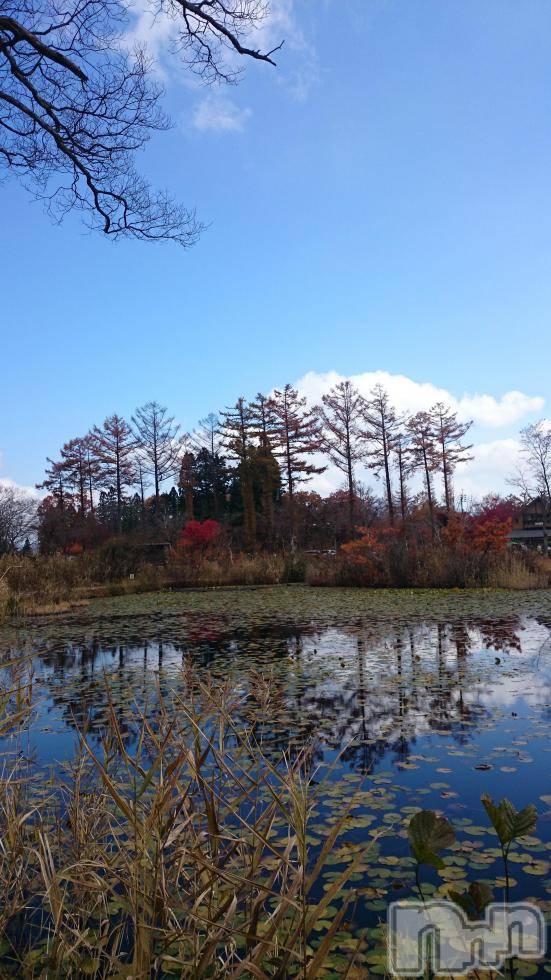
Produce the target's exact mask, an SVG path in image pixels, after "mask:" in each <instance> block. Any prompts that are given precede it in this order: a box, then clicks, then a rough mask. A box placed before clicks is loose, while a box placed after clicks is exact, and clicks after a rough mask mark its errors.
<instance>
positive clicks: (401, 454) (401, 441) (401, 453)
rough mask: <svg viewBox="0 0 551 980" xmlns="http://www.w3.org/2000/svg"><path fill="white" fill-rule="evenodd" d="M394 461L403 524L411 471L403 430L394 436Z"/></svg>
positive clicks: (406, 437)
mask: <svg viewBox="0 0 551 980" xmlns="http://www.w3.org/2000/svg"><path fill="white" fill-rule="evenodd" d="M394 459H395V465H396V470H397V473H398V483H399V485H400V516H401V518H402V523H403V524H404V523H405V521H406V518H407V512H408V489H407V479H408V476H409V475H410V473H411V470H412V460H411V455H410V446H409V434H408V432H407V430H405V429H400V430H398V432H396V434H395V436H394Z"/></svg>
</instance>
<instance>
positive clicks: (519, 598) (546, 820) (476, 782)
mask: <svg viewBox="0 0 551 980" xmlns="http://www.w3.org/2000/svg"><path fill="white" fill-rule="evenodd" d="M0 644H1V647H2V649H3V650H6V649H10V650H12V651H13V650H16V649H17V650H24V651H26V652H27V654H29V655H30V656H31V657H32V659H33V666H34V689H35V700H36V704H35V710H34V713H33V717H32V723H31V724H30V726H28V727H27V729H26V732H25V739H24V742H21V739H19V740H15V741H14V740H13V739H6V740H5V742H4V744H3V746H2V749H3V751H4V753H6V754H7V755H8V756H9V755H14V754H15V753H17V752H19V753H21V752H24V753H25V755H26V756H27V757H29V758H32V760H33V765H34V766H35V767H36V769H37V771H44V773H45V774H46V772H47V771H49V770H51V769H52V767H53V769H54V771H56V770H57V769H58V768H59V766H60V765H61V764H62V763H63V761H64V760H67V759H69V758H70V757H71V756H72V754H73V752H74V751H75V749H76V746H77V742H78V735H77V728H78V727H79V726H82V725H83V724H84V722H85V721H86V722H87V724H88V725H89V737H90V739H91V741H92V743H93V742H94V739H96V742H97V744H99V738H100V732H101V727H102V723H103V721H104V719H105V712H106V710H107V703H106V687H105V683H104V678H105V677H106V676H107V677H108V678H109V690H110V696H111V697H112V698H114V699H115V700H116V701H117V702H118V707H119V708H120V717H121V723H122V724H124V727H125V732H126V733H127V735H128V737H129V738H130V739H131V737H132V730H133V726H134V725H135V724H136V721H135V719H136V705H137V704H140V705H144V704H146V703H147V701H148V698H150V695H151V691H152V690H153V689H154V688H155V689H160V690H169V689H170V688H171V687H177V686H178V684H179V683H180V676H181V668H182V664H183V663H189V661H190V660H191V661H192V662H193V663H194V665H195V666H196V667H197V668H198V669H199V670H200V671H201V672H205V673H206V672H209V673H210V675H211V676H213V677H214V678H217V679H219V680H220V681H221V682H228V681H229V682H231V684H232V685H233V686H234V687H235V689H236V691H237V692H238V693H239V700H238V703H237V704H238V706H237V707H236V713H237V714H238V715H239V713H242V714H243V718H245V717H247V718H248V719H250V717H251V712H252V713H253V714H254V711H255V705H256V704H257V699H258V684H259V677H260V676H263V677H264V678H269V685H270V690H271V696H272V700H273V701H274V703H275V704H276V705H277V710H276V711H275V712H274V711H272V712H271V713H270V716H269V721H267V720H266V716H265V715H264V714H263V713H262V712H261V711H260V710H259V711H258V719H257V722H258V723H257V728H256V734H257V736H258V737H260V738H261V739H262V743H263V745H264V746H265V748H266V751H269V753H270V755H271V757H273V758H277V756H278V755H279V754H280V753H282V752H283V751H285V750H286V749H288V748H289V747H290V750H291V752H294V753H299V752H300V750H301V748H302V747H304V746H305V745H308V746H310V747H311V758H312V760H313V762H312V764H313V765H314V766H315V769H316V772H315V779H316V782H317V783H318V784H320V785H323V792H322V794H321V804H320V806H318V807H317V808H316V813H315V817H314V819H313V822H312V824H311V827H310V828H309V844H310V846H311V847H312V848H313V849H315V848H316V846H318V845H319V843H320V840H321V839H322V838H323V835H324V833H325V832H326V831H327V826H330V824H331V821H332V820H334V818H335V814H336V813H338V811H339V809H341V808H342V806H343V800H344V799H346V798H347V797H349V796H350V794H352V793H356V794H357V797H356V801H355V804H354V808H353V810H352V811H351V814H350V817H349V819H348V821H347V830H346V834H345V837H344V839H343V840H341V841H340V842H339V844H338V846H337V848H336V849H335V853H334V854H332V855H331V857H330V860H329V862H328V865H327V868H326V872H325V873H326V875H327V876H329V880H330V878H331V875H334V874H335V868H337V867H339V866H340V865H341V864H342V862H343V861H344V862H345V861H347V860H352V859H353V855H354V854H355V853H357V851H358V849H359V848H365V845H366V842H367V843H370V849H369V857H368V858H367V859H366V863H365V864H362V865H360V868H359V871H358V872H357V873H356V874H355V875H354V878H353V881H354V885H355V887H356V888H357V889H358V902H357V905H356V909H355V913H354V914H355V920H356V925H357V924H360V925H361V926H363V927H366V928H367V929H368V934H369V936H370V937H371V940H372V949H371V950H370V951H368V952H367V954H366V958H365V970H366V975H367V971H368V972H369V973H373V974H374V975H378V974H384V972H385V954H384V949H383V948H382V946H381V937H382V925H381V924H382V922H383V921H384V919H385V915H386V908H387V905H388V902H389V901H392V900H395V899H397V898H404V897H407V896H409V895H412V894H413V892H414V870H413V866H412V860H411V857H410V852H409V846H408V840H407V823H408V821H409V819H410V817H411V815H412V814H413V813H415V811H416V810H418V809H419V808H423V809H432V810H436V811H438V812H441V813H442V814H444V815H445V816H446V817H447V818H448V819H449V820H450V822H451V823H452V824H453V827H454V829H455V831H456V836H457V841H458V846H456V848H455V849H454V850H453V851H450V852H449V853H448V854H446V855H444V865H443V867H442V868H440V869H439V870H438V871H437V870H433V869H424V877H425V886H424V888H425V894H426V895H436V896H440V897H445V896H446V895H447V894H448V893H449V891H451V890H459V891H461V890H462V889H463V888H464V887H465V885H466V882H467V881H473V880H477V881H483V882H488V883H490V884H491V885H492V887H493V889H494V896H495V900H500V899H501V898H502V896H503V887H504V880H503V867H502V863H501V856H500V852H499V848H498V847H497V843H498V842H497V838H496V835H495V832H494V831H492V829H491V827H490V825H489V823H488V818H487V816H486V814H485V811H484V808H483V806H482V803H481V795H482V794H483V793H488V794H490V795H491V796H492V797H494V799H501V798H502V797H503V796H506V797H508V798H509V799H510V800H511V801H512V802H513V803H514V805H515V806H516V807H517V808H519V809H520V808H522V807H524V806H526V805H527V804H529V803H534V804H535V805H536V807H537V811H538V822H537V827H536V830H535V831H534V832H533V833H532V834H530V835H528V836H527V837H525V838H523V839H522V840H521V841H520V843H519V844H518V845H517V846H516V847H515V848H514V849H513V850H512V852H511V861H512V869H513V871H512V882H513V887H512V898H514V900H517V901H521V900H523V901H524V900H533V901H537V902H538V903H539V904H540V906H541V907H542V908H543V910H544V911H546V912H547V914H549V911H550V910H551V780H550V778H549V777H550V771H551V754H550V753H551V740H550V739H549V734H550V730H551V594H550V593H548V592H524V593H522V592H518V593H508V592H495V591H485V590H481V591H472V592H471V591H467V592H419V591H418V592H410V591H402V592H395V591H387V590H381V591H361V590H350V589H310V588H307V587H304V586H289V587H276V588H256V589H245V588H243V589H220V590H209V591H206V590H205V591H201V590H197V591H191V590H190V591H185V592H179V593H176V592H174V593H163V594H148V595H143V596H132V597H119V598H113V599H103V600H97V601H94V602H92V603H90V605H89V606H87V607H85V608H84V609H82V610H81V611H79V612H78V613H73V614H70V615H65V616H62V617H43V618H42V619H39V618H36V619H35V620H33V621H31V622H30V623H29V624H28V625H27V626H26V628H25V629H24V630H22V629H17V628H15V627H11V628H10V629H9V630H8V629H5V630H4V631H3V632H0ZM381 830H382V831H384V833H383V834H382V835H381ZM341 938H342V937H341ZM342 943H343V948H344V950H345V949H346V942H345V940H344V939H343V940H342ZM342 952H343V950H340V949H339V943H338V941H336V944H335V969H336V970H337V972H338V964H339V956H340V955H341V953H342ZM518 973H519V975H521V976H529V975H534V976H536V975H541V976H544V975H548V974H549V973H551V965H550V964H549V963H542V964H540V965H535V964H533V963H528V962H526V963H523V964H520V966H519V968H518Z"/></svg>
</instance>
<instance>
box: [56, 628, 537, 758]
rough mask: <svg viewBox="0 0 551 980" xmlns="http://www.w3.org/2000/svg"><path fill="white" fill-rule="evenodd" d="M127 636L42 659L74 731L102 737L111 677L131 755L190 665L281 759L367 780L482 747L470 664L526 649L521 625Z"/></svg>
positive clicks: (175, 632) (230, 630) (94, 641)
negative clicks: (237, 702) (445, 743)
mask: <svg viewBox="0 0 551 980" xmlns="http://www.w3.org/2000/svg"><path fill="white" fill-rule="evenodd" d="M149 625H150V627H151V623H150V624H149ZM118 628H119V631H120V623H118V622H117V621H115V622H114V623H113V624H112V630H113V636H112V638H111V641H110V642H107V640H106V639H103V640H102V641H101V642H100V640H99V639H98V638H97V637H93V638H91V639H90V640H87V641H86V642H81V643H80V644H77V643H71V644H67V645H66V646H65V647H64V648H63V649H60V648H54V649H46V650H44V651H43V652H42V653H41V660H42V662H43V663H44V664H45V665H46V666H47V668H48V670H47V672H46V676H45V680H46V683H47V687H48V689H49V693H50V696H51V698H52V701H53V703H54V705H55V706H56V707H57V708H58V709H59V710H60V712H61V714H62V717H63V719H64V721H65V723H66V724H67V725H68V726H71V727H72V726H74V725H76V726H77V727H83V726H84V725H85V724H86V723H87V722H90V723H91V730H92V731H95V732H96V733H97V734H98V737H99V734H101V730H102V726H103V725H104V722H105V717H106V712H107V710H108V707H109V699H108V695H107V691H106V686H105V683H104V671H106V672H107V674H108V676H109V678H110V685H111V688H112V691H113V702H114V704H115V708H116V712H117V718H118V721H119V724H120V728H121V733H122V735H123V738H124V740H125V742H127V743H128V744H131V743H132V741H133V740H134V739H135V738H136V737H137V731H138V729H139V713H138V712H137V711H136V712H135V714H134V716H133V714H132V711H131V710H129V699H131V700H133V699H135V700H136V701H137V703H138V705H140V704H145V701H146V698H147V699H148V701H149V709H148V710H149V711H150V712H152V713H153V714H154V712H155V697H156V695H155V693H154V687H155V685H154V684H152V671H155V672H156V673H158V677H159V683H160V687H161V691H164V692H165V693H167V694H168V693H169V692H170V689H171V685H173V684H174V682H175V678H176V675H177V667H178V665H179V664H182V663H184V662H185V661H186V660H187V659H189V658H191V659H192V660H193V663H194V664H195V665H197V666H198V667H199V668H200V669H206V668H208V669H210V670H211V671H212V672H213V673H214V674H215V676H217V677H219V678H221V679H225V678H227V677H228V676H229V675H230V674H231V676H232V677H233V678H234V679H235V681H236V683H238V684H240V685H241V686H242V687H243V690H244V692H246V693H247V694H248V697H247V698H246V700H245V701H244V704H243V707H242V708H239V709H237V717H236V720H239V718H240V717H241V719H242V720H247V721H248V722H250V721H251V719H252V718H253V717H254V713H255V710H256V711H257V717H256V718H254V735H255V737H256V738H257V739H259V740H261V741H262V742H263V744H265V745H266V746H267V747H269V750H270V751H271V752H273V753H279V752H281V751H283V750H285V749H287V748H288V747H289V745H290V746H291V752H292V753H297V752H299V751H301V749H302V747H303V746H304V745H305V744H306V743H308V742H312V743H313V744H314V745H315V750H314V758H315V759H317V760H320V759H321V758H322V757H323V755H324V753H327V750H329V751H330V752H338V751H342V752H343V755H342V758H343V761H344V762H346V763H347V764H348V765H350V766H352V767H353V768H356V769H359V770H361V771H364V772H366V771H369V770H370V769H373V767H374V765H375V763H376V762H377V761H378V760H379V759H381V758H382V757H383V756H385V755H387V754H388V753H391V754H392V755H393V756H394V757H395V758H396V759H398V760H404V759H405V758H407V756H408V754H409V753H410V752H411V749H412V746H413V745H414V744H415V741H416V740H417V738H418V737H419V736H420V735H421V734H423V733H425V732H427V731H431V730H435V729H436V730H444V731H446V732H449V733H450V736H451V737H453V738H454V739H457V740H458V741H460V742H461V741H465V740H466V739H468V738H470V737H472V735H473V733H474V731H475V730H476V723H477V722H479V723H480V722H482V720H483V715H482V712H483V709H482V708H481V707H480V706H478V705H477V704H475V703H472V699H471V698H470V692H469V683H470V658H471V654H472V653H473V652H474V651H475V650H477V649H478V650H480V649H481V647H485V648H486V649H493V650H501V649H512V650H520V649H521V645H520V638H519V635H518V631H519V629H520V628H521V627H520V621H519V618H518V617H514V616H511V617H508V618H506V619H500V620H496V621H493V622H491V621H488V620H477V619H474V618H471V619H469V620H456V621H451V622H449V623H447V624H436V625H434V624H432V625H431V624H427V623H415V624H411V623H409V624H408V623H402V624H399V625H397V626H389V624H388V623H385V622H383V621H365V620H362V619H361V618H355V619H354V621H353V622H347V623H345V624H343V623H342V622H334V623H331V624H329V625H326V624H324V626H323V627H322V628H320V626H319V624H317V623H315V622H314V623H313V622H308V623H304V624H302V623H301V624H299V625H297V624H295V623H286V622H281V621H277V622H274V623H272V624H268V625H266V624H264V623H258V624H256V623H253V624H244V625H241V626H240V627H238V628H236V627H235V625H232V623H231V620H230V619H229V618H228V617H227V616H223V615H218V616H213V617H209V618H208V619H207V618H206V617H204V616H203V617H198V616H192V617H186V618H184V617H179V618H178V624H177V628H176V624H175V623H172V624H171V629H172V635H170V633H171V630H170V629H167V628H166V627H163V628H162V630H160V635H159V634H158V635H157V636H156V637H154V638H153V639H150V632H151V631H150V630H148V632H147V634H146V637H145V639H142V640H141V641H140V642H139V643H138V642H136V641H135V639H134V636H132V638H131V639H128V638H126V639H125V641H124V642H123V643H121V642H117V629H118ZM105 634H106V631H105V630H104V635H105ZM169 637H170V638H169ZM165 668H166V669H165ZM254 671H257V672H260V673H262V672H264V673H267V672H270V674H271V677H272V681H271V683H272V684H273V686H274V692H275V693H274V695H273V697H272V702H273V705H272V707H274V706H277V710H276V711H275V714H274V713H273V711H272V714H271V715H270V714H269V713H268V714H267V715H266V717H259V716H258V710H257V707H256V701H257V698H256V692H255V690H254Z"/></svg>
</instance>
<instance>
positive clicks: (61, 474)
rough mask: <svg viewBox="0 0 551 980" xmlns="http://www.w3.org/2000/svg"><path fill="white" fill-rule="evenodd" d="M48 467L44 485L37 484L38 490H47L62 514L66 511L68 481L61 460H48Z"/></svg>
mask: <svg viewBox="0 0 551 980" xmlns="http://www.w3.org/2000/svg"><path fill="white" fill-rule="evenodd" d="M46 462H47V464H48V465H47V467H46V471H45V475H44V479H43V481H42V483H37V484H36V489H37V490H46V491H47V493H48V495H50V496H51V497H53V499H54V500H55V502H56V504H57V506H58V507H59V509H60V511H61V513H63V512H64V510H65V505H66V502H67V494H68V492H69V491H68V482H69V481H68V479H67V474H66V472H65V469H64V466H63V462H62V461H61V460H53V459H50V457H49V456H48V458H47V459H46Z"/></svg>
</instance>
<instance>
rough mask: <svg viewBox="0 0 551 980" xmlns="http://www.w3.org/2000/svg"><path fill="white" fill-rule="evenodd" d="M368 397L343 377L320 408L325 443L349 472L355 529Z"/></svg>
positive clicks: (351, 522) (350, 518) (341, 467)
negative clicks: (357, 469)
mask: <svg viewBox="0 0 551 980" xmlns="http://www.w3.org/2000/svg"><path fill="white" fill-rule="evenodd" d="M363 410H364V400H363V398H362V396H361V395H360V393H359V391H358V389H357V388H356V387H355V385H353V384H352V382H351V381H340V382H339V383H338V384H337V385H335V386H334V387H333V388H331V391H329V392H328V393H327V394H325V395H323V397H322V404H321V405H319V406H318V409H317V412H318V416H319V419H320V422H321V429H322V446H323V450H324V452H325V453H327V455H328V457H329V459H330V460H331V462H332V463H333V464H334V465H335V466H336V467H337V469H339V470H340V471H341V472H342V473H344V474H345V475H346V482H347V490H348V521H349V531H350V534H352V533H353V529H354V501H355V479H354V468H355V465H356V463H358V462H360V460H362V459H363V458H364V457H365V454H366V449H367V446H366V440H365V437H364V434H363V432H362V419H363Z"/></svg>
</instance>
